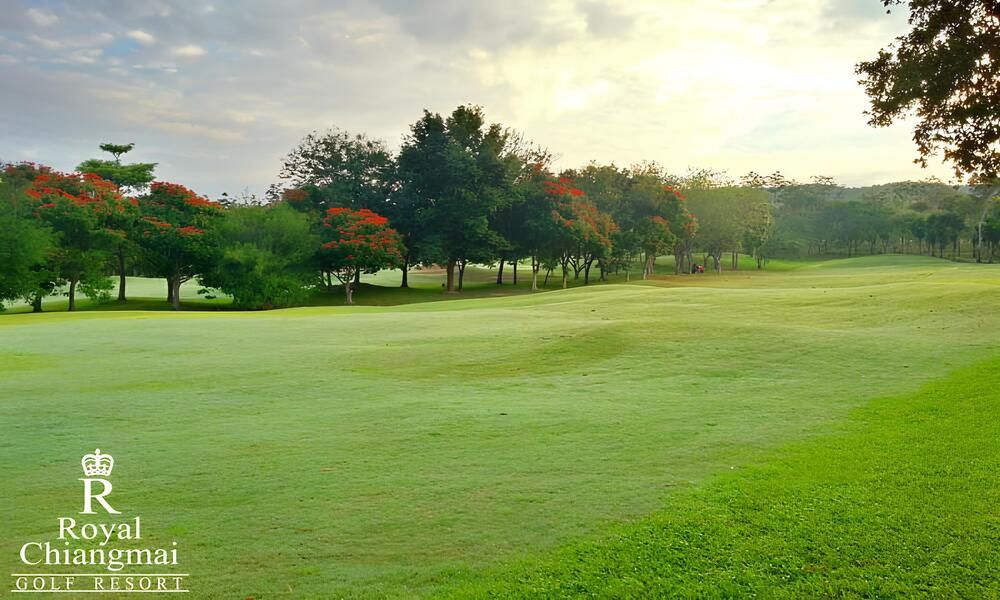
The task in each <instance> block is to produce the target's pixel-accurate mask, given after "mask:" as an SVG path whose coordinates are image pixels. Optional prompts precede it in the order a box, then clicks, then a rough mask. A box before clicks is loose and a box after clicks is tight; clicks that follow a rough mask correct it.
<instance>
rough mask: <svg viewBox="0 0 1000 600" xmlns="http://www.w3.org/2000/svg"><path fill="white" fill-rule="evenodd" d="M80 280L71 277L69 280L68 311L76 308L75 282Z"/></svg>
mask: <svg viewBox="0 0 1000 600" xmlns="http://www.w3.org/2000/svg"><path fill="white" fill-rule="evenodd" d="M79 281H80V280H79V279H77V278H75V277H74V278H72V279H70V280H69V311H70V312H73V311H74V310H76V284H77V283H78V282H79Z"/></svg>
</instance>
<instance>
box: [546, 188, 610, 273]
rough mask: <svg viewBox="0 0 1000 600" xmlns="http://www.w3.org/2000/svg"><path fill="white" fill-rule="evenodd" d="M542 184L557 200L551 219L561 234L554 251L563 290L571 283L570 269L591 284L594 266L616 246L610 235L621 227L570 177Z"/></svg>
mask: <svg viewBox="0 0 1000 600" xmlns="http://www.w3.org/2000/svg"><path fill="white" fill-rule="evenodd" d="M543 185H544V186H545V189H546V193H547V194H548V195H549V196H551V197H552V198H553V200H554V205H553V208H552V220H553V221H554V222H555V224H556V225H557V228H556V230H557V231H558V234H557V235H556V239H555V248H556V252H557V256H558V259H559V264H560V265H561V266H562V276H563V287H564V288H565V287H566V286H567V285H568V283H569V268H570V267H571V266H572V267H573V271H574V277H579V276H580V271H581V270H582V271H584V284H588V283H590V267H591V265H593V263H594V261H595V260H597V259H598V258H600V257H602V256H607V255H608V254H610V252H611V248H612V246H613V244H612V242H611V235H612V234H613V233H614V232H616V231H617V230H618V226H617V225H616V224H615V222H614V219H612V218H611V215H609V214H607V213H603V212H601V211H600V210H599V209H598V208H597V205H595V204H594V203H593V202H591V201H590V200H588V199H587V198H586V195H585V194H584V193H583V190H581V189H579V188H577V187H575V186H574V185H573V182H572V180H570V179H569V178H566V177H562V178H560V179H559V180H558V181H547V182H545V183H544V184H543Z"/></svg>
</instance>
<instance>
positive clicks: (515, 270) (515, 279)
mask: <svg viewBox="0 0 1000 600" xmlns="http://www.w3.org/2000/svg"><path fill="white" fill-rule="evenodd" d="M511 266H512V267H514V287H517V259H516V258H515V259H514V264H513V265H511Z"/></svg>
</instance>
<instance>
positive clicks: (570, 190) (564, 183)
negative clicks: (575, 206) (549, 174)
mask: <svg viewBox="0 0 1000 600" xmlns="http://www.w3.org/2000/svg"><path fill="white" fill-rule="evenodd" d="M572 183H573V180H572V179H570V178H569V177H560V178H559V181H558V182H555V181H543V182H542V185H543V186H544V187H545V193H546V194H551V195H553V196H575V197H577V198H579V197H581V196H583V190H581V189H580V188H577V187H573V185H572Z"/></svg>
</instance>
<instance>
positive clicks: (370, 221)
mask: <svg viewBox="0 0 1000 600" xmlns="http://www.w3.org/2000/svg"><path fill="white" fill-rule="evenodd" d="M388 224H389V220H388V219H386V218H385V217H383V216H382V215H380V214H378V213H375V212H373V211H371V210H368V209H367V208H362V209H361V210H353V209H350V208H342V207H335V208H331V209H329V210H327V211H326V217H325V218H324V219H323V226H324V227H326V228H328V229H331V230H335V233H333V231H331V233H333V235H330V236H328V237H332V238H333V239H330V240H329V241H327V242H326V243H324V244H323V248H324V249H326V250H332V251H335V252H343V253H344V254H343V255H342V256H343V260H345V261H347V262H352V263H353V262H359V263H361V262H387V261H391V260H397V259H399V258H400V257H401V255H402V254H401V250H400V239H399V233H397V232H396V230H395V229H392V228H391V227H389V226H388Z"/></svg>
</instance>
